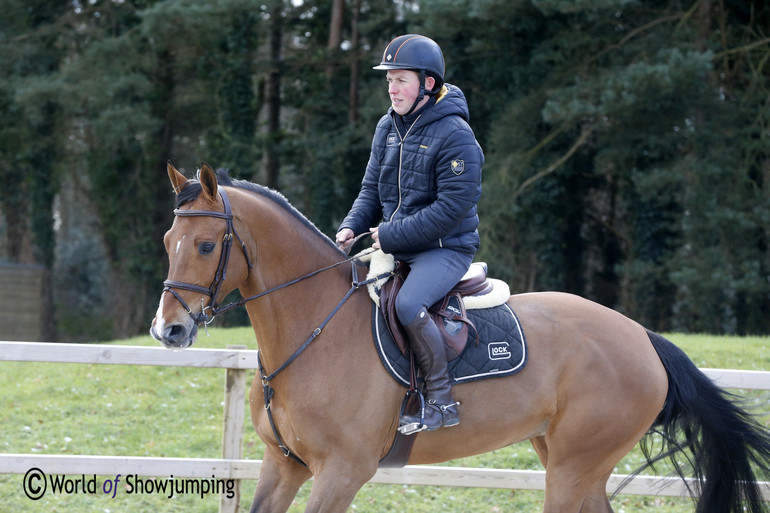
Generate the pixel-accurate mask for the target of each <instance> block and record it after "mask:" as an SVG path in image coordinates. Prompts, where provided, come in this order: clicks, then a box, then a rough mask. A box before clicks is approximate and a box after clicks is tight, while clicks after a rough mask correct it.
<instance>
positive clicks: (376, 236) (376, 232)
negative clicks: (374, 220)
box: [369, 226, 380, 249]
mask: <svg viewBox="0 0 770 513" xmlns="http://www.w3.org/2000/svg"><path fill="white" fill-rule="evenodd" d="M379 229H380V227H379V226H375V227H374V228H369V230H371V232H372V233H371V237H372V240H373V241H374V244H372V247H373V248H374V249H380V232H379Z"/></svg>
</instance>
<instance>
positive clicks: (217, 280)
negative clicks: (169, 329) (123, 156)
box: [163, 187, 384, 325]
mask: <svg viewBox="0 0 770 513" xmlns="http://www.w3.org/2000/svg"><path fill="white" fill-rule="evenodd" d="M218 190H219V195H220V197H221V198H222V203H223V205H224V212H216V211H214V210H181V209H178V208H177V209H175V210H174V215H175V216H177V217H215V218H218V219H224V220H225V222H226V223H227V226H226V228H225V235H224V237H223V238H222V253H221V254H220V256H219V264H218V265H217V270H216V272H215V273H214V279H213V280H212V282H211V285H209V286H208V288H206V287H204V286H202V285H196V284H194V283H188V282H183V281H174V280H166V281H164V282H163V290H164V292H165V291H168V292H170V293H171V294H172V295H173V296H174V297H175V298H176V299H177V300H178V301H179V302H180V303H181V304H182V306H183V307H184V309H185V310H186V311H187V313H188V314H189V315H190V317H192V319H193V321H195V323H196V324H200V323H204V324H207V325H208V324H211V322H212V321H213V320H214V317H216V316H217V315H219V314H221V313H224V312H227V311H229V310H232V309H233V308H237V307H240V306H243V305H245V304H246V303H248V302H249V301H254V300H255V299H259V298H261V297H262V296H266V295H267V294H270V293H271V292H275V291H277V290H280V289H282V288H285V287H288V286H290V285H294V284H295V283H298V282H300V281H302V280H306V279H308V278H312V277H313V276H315V275H317V274H320V273H322V272H324V271H328V270H330V269H334V268H335V267H339V266H340V265H343V264H346V263H348V262H353V261H355V260H358V259H359V258H361V257H363V256H366V255H367V254H369V253H372V252H373V251H374V250H371V251H368V252H364V253H362V254H359V255H356V256H354V257H350V258H347V259H345V260H342V261H341V262H337V263H334V264H332V265H329V266H326V267H324V268H322V269H317V270H315V271H312V272H310V273H308V274H305V275H304V276H300V277H299V278H295V279H293V280H290V281H287V282H286V283H282V284H281V285H278V286H275V287H273V288H271V289H268V290H265V291H263V292H260V293H259V294H255V295H253V296H249V297H242V298H240V299H239V300H238V301H233V302H231V303H228V304H226V305H222V306H219V305H218V304H217V302H216V297H217V296H218V295H219V290H220V288H221V287H222V283H224V281H225V279H226V278H227V265H228V263H229V262H230V250H231V248H232V245H233V237H235V238H236V239H238V242H240V244H241V250H242V251H243V256H244V258H246V264H247V265H248V266H249V269H250V270H251V269H254V265H253V264H252V263H251V259H250V258H249V253H248V251H246V245H245V244H244V242H243V239H241V237H240V235H238V232H237V231H235V226H234V225H233V210H232V207H231V206H230V200H229V198H228V197H227V192H225V190H224V189H223V188H222V187H219V189H218ZM368 233H369V232H366V233H362V234H361V235H359V236H358V237H356V240H358V239H359V238H360V237H362V236H364V235H368ZM354 267H355V266H354ZM383 277H384V276H383ZM174 289H181V290H188V291H190V292H197V293H199V294H204V295H206V296H208V297H209V304H208V306H204V300H203V299H201V311H200V312H198V313H193V311H192V309H191V308H190V307H189V306H188V305H187V303H186V302H185V300H184V299H182V297H181V296H180V295H179V294H178V293H177V292H176V291H175V290H174ZM207 310H209V311H210V312H211V313H210V314H207V313H206V311H207Z"/></svg>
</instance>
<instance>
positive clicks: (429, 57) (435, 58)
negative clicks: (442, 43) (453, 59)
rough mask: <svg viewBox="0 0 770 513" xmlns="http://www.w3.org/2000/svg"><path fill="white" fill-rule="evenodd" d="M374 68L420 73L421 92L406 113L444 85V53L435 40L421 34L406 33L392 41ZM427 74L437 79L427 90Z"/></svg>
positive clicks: (436, 92) (410, 111)
mask: <svg viewBox="0 0 770 513" xmlns="http://www.w3.org/2000/svg"><path fill="white" fill-rule="evenodd" d="M374 69H384V70H389V69H408V70H411V71H416V72H417V73H419V74H420V93H419V95H418V96H417V99H416V100H415V102H414V104H413V105H412V108H411V109H409V112H407V114H406V115H409V114H411V113H412V111H413V110H414V108H415V107H416V106H417V104H418V103H420V101H422V99H423V98H424V97H425V95H426V94H427V95H429V96H433V95H436V94H438V92H439V91H441V87H442V86H443V85H444V54H443V53H441V48H440V47H439V46H438V44H436V42H435V41H434V40H432V39H430V38H429V37H425V36H421V35H419V34H405V35H403V36H398V37H397V38H395V39H394V40H393V41H391V42H390V43H389V44H388V46H386V47H385V51H384V52H383V53H382V62H380V65H379V66H375V67H374ZM426 74H427V75H429V76H431V77H433V79H434V80H435V81H436V85H435V86H434V87H433V89H431V90H430V91H426V90H425V75H426Z"/></svg>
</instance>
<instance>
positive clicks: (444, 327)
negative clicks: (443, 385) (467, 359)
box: [380, 261, 493, 361]
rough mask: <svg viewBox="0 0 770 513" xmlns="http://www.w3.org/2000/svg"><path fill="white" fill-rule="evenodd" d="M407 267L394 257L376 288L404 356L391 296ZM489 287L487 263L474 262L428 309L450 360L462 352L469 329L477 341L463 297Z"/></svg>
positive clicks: (480, 293) (404, 337) (400, 328)
mask: <svg viewBox="0 0 770 513" xmlns="http://www.w3.org/2000/svg"><path fill="white" fill-rule="evenodd" d="M409 270H410V269H409V264H407V263H406V262H402V261H396V267H395V269H394V270H393V275H392V277H391V278H390V279H389V280H388V281H387V282H386V283H385V284H384V285H383V286H382V288H381V289H380V307H381V308H382V315H383V317H384V318H385V322H386V323H387V325H388V328H389V329H390V333H391V334H392V335H393V340H394V341H395V343H396V345H397V346H398V348H399V349H400V350H401V352H402V353H403V354H404V355H407V356H408V355H409V350H408V348H409V338H408V337H407V335H406V331H405V330H404V327H403V326H402V325H401V323H400V322H399V320H398V316H397V315H396V301H395V300H396V296H397V295H398V291H399V290H400V289H401V286H402V285H403V284H404V280H405V279H406V277H407V275H408V274H409ZM492 288H493V285H492V283H490V282H489V280H487V264H486V263H484V262H474V263H472V264H471V266H470V268H469V269H468V272H467V273H465V276H463V278H462V279H461V280H460V281H459V282H458V283H457V285H455V286H454V287H453V288H452V290H450V291H449V293H447V295H446V296H444V298H443V299H442V300H441V301H439V302H437V303H436V304H435V305H433V306H431V307H430V308H429V309H428V310H429V311H430V314H431V316H432V317H433V320H434V322H435V323H436V325H437V326H438V329H439V331H440V332H441V334H442V335H443V337H444V348H445V349H446V355H447V361H452V360H453V359H455V358H457V357H458V356H459V355H460V353H462V352H463V349H465V346H466V344H467V343H468V333H469V330H473V331H472V333H474V334H475V335H476V344H478V338H479V337H478V331H477V330H476V327H475V326H474V325H473V322H472V321H471V320H470V319H469V318H468V316H467V314H466V311H465V302H464V301H463V297H466V296H483V295H485V294H488V293H489V292H490V291H491V290H492Z"/></svg>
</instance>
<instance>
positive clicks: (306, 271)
mask: <svg viewBox="0 0 770 513" xmlns="http://www.w3.org/2000/svg"><path fill="white" fill-rule="evenodd" d="M167 172H168V176H169V179H170V182H171V186H172V188H173V190H174V191H175V193H176V209H175V211H174V212H175V219H174V221H173V224H172V226H171V228H170V229H169V231H168V232H167V233H166V234H165V237H164V244H165V247H166V251H167V252H168V257H169V271H168V279H167V280H166V281H165V282H164V285H165V286H164V290H163V292H162V294H161V297H160V301H159V305H158V309H157V313H156V315H155V318H154V319H153V321H152V324H151V334H152V336H153V337H155V338H156V339H157V340H159V341H160V342H161V343H162V344H163V345H164V346H166V347H169V348H174V349H180V348H186V347H189V346H190V345H192V344H193V343H194V342H195V340H196V337H197V333H198V326H199V325H200V324H203V323H208V322H210V321H211V319H212V318H213V316H214V315H216V314H217V313H220V312H222V311H224V310H227V309H229V308H231V307H240V306H245V308H246V310H247V312H248V316H249V319H250V321H251V324H252V327H253V329H254V333H255V335H256V340H257V342H258V346H259V351H258V355H259V364H260V371H259V372H258V373H257V374H256V376H255V378H254V382H253V384H252V387H251V391H250V402H251V418H252V422H253V425H254V428H255V429H256V431H257V433H258V435H259V436H260V438H261V439H262V440H263V441H264V443H265V452H264V457H263V460H262V466H261V470H260V474H259V479H258V483H257V487H256V491H255V494H254V499H253V503H252V506H251V512H252V513H256V512H259V513H274V512H285V511H286V510H287V509H288V508H289V506H290V504H291V503H292V501H293V499H294V498H295V496H296V494H297V492H298V490H299V488H300V486H301V485H302V484H303V483H305V482H306V481H308V480H309V479H310V478H313V483H312V488H311V490H310V495H309V498H308V501H307V506H306V509H305V511H306V512H313V513H328V512H341V511H345V510H347V508H348V507H349V506H350V504H351V503H352V501H353V499H354V497H355V495H356V493H357V492H358V490H359V489H360V488H361V487H362V486H363V485H364V484H365V483H366V482H367V481H368V480H369V479H370V478H371V477H372V476H373V475H374V474H375V472H376V471H377V468H378V463H379V462H380V460H381V459H382V458H383V457H384V456H385V455H386V454H387V453H388V451H389V449H390V447H391V445H392V443H393V440H394V435H395V434H396V431H397V429H398V427H399V410H400V405H401V403H402V399H403V397H404V387H403V385H400V384H398V383H396V382H395V381H394V379H392V378H391V377H390V375H389V374H388V372H386V370H385V369H384V368H383V365H382V363H381V362H380V360H379V358H378V356H377V354H376V353H375V349H374V346H373V335H372V329H371V322H372V321H371V311H372V310H371V308H372V306H371V303H372V300H371V298H370V297H369V295H368V294H367V292H366V291H365V290H363V288H357V287H356V286H355V283H354V286H353V287H351V283H352V282H355V281H356V277H355V270H356V269H355V268H356V267H359V266H360V264H357V263H356V262H355V261H353V262H352V263H351V262H350V259H349V258H348V257H347V254H346V253H345V252H344V251H342V250H341V249H339V248H338V247H337V246H336V245H335V243H334V242H333V241H332V240H331V239H330V238H329V237H328V236H326V235H324V234H323V233H322V232H321V231H320V230H319V229H318V228H317V227H316V226H315V225H314V224H313V223H312V222H310V221H309V220H308V219H307V218H306V217H305V216H304V215H302V214H301V213H300V212H299V211H298V210H297V209H296V208H295V207H293V206H292V205H291V204H290V203H289V202H288V201H287V200H286V199H285V197H283V196H282V195H281V194H280V193H277V192H276V191H274V190H271V189H268V188H265V187H262V186H259V185H256V184H253V183H250V182H246V181H242V180H231V179H230V178H228V177H227V176H226V174H225V175H220V176H217V174H216V173H215V171H214V170H213V168H212V167H211V166H209V165H208V164H205V163H203V164H202V165H201V167H200V169H199V171H198V174H197V177H196V178H191V179H187V178H186V177H185V176H184V175H183V174H182V173H180V172H179V171H177V170H176V168H174V166H173V164H171V163H170V162H169V163H168V166H167ZM231 249H232V251H231ZM235 289H239V291H240V293H241V299H240V300H238V301H237V302H235V303H231V304H229V305H221V304H220V301H221V300H222V299H223V298H224V297H225V295H226V294H228V293H229V292H231V291H233V290H235ZM507 304H508V305H509V306H510V307H511V308H512V309H513V310H514V311H515V312H516V314H517V315H518V318H519V319H520V321H521V325H522V327H523V330H524V332H525V335H526V339H527V343H528V362H527V364H526V366H525V367H524V369H523V370H521V371H520V372H518V373H517V374H515V375H512V376H506V377H498V378H493V379H487V380H482V381H474V382H470V383H464V384H460V385H456V386H454V387H453V393H454V397H455V399H456V400H457V401H459V403H460V405H461V406H460V418H461V422H460V424H459V425H458V426H455V427H451V428H443V429H439V430H436V431H432V432H422V433H419V434H417V435H414V436H415V437H416V438H415V439H414V444H413V447H412V451H411V454H410V455H409V458H408V464H431V463H439V462H444V461H447V460H451V459H456V458H463V457H466V456H470V455H474V454H479V453H483V452H487V451H492V450H495V449H499V448H502V447H505V446H508V445H511V444H515V443H519V442H523V441H527V440H529V441H530V442H531V444H532V445H533V446H534V449H535V451H536V453H537V456H538V457H539V459H540V461H541V462H542V464H543V466H544V467H545V469H546V470H545V493H544V502H543V509H542V511H543V512H544V513H573V512H574V513H577V512H581V513H607V512H611V511H612V507H611V505H610V500H609V498H608V496H607V492H606V485H607V480H608V478H609V476H610V474H611V473H612V472H613V468H614V467H615V465H616V464H617V462H618V461H620V459H621V458H622V457H623V456H624V455H625V454H627V453H628V452H629V451H630V450H631V449H632V448H633V447H634V446H635V445H636V444H637V443H638V442H639V441H640V440H642V439H643V438H644V439H645V440H647V437H646V435H649V434H651V433H660V434H662V435H663V437H662V440H663V444H664V448H663V449H661V450H660V453H658V454H648V453H647V452H645V455H646V456H647V462H648V466H649V465H651V464H652V463H654V462H657V461H658V460H659V459H662V458H664V457H667V456H672V457H673V458H676V457H677V456H679V459H680V460H681V459H682V455H683V454H684V455H687V457H686V461H689V466H690V467H692V468H689V469H680V470H679V472H685V471H687V472H691V473H692V474H693V475H694V476H695V477H696V478H697V480H696V481H695V482H696V483H697V489H696V490H693V495H694V496H695V497H694V499H693V500H694V501H697V512H699V513H702V512H706V511H709V512H712V513H713V512H718V513H733V512H735V513H737V512H738V511H749V512H751V513H759V512H762V511H765V506H766V504H765V503H764V502H763V497H762V483H760V482H758V478H760V477H763V476H766V475H767V474H768V468H769V467H770V465H769V464H768V462H769V461H770V436H768V432H767V429H766V428H765V427H764V425H763V424H762V423H761V422H759V421H758V420H757V419H756V418H755V417H754V416H752V415H751V414H749V413H747V411H746V410H744V409H742V408H741V407H740V406H739V405H738V404H736V402H735V399H736V398H735V396H733V395H732V394H728V393H727V392H725V391H723V390H721V389H720V388H718V387H717V386H716V385H715V384H713V382H711V380H710V379H709V378H708V377H706V376H705V375H704V374H703V373H702V372H701V371H699V370H698V369H697V368H696V366H695V365H694V364H693V362H692V361H691V360H690V359H689V358H688V357H687V356H686V355H685V354H684V353H683V352H682V351H681V350H680V349H679V348H677V347H676V346H675V345H674V344H673V343H671V342H670V341H668V340H666V339H665V338H663V337H662V336H660V335H658V334H655V333H653V332H650V331H648V330H646V329H645V328H644V327H642V326H641V325H640V324H638V323H637V322H635V321H633V320H631V319H629V318H628V317H626V316H624V315H622V314H620V313H618V312H617V311H614V310H612V309H609V308H606V307H604V306H601V305H599V304H597V303H595V302H592V301H590V300H587V299H584V298H581V297H579V296H577V295H571V294H567V293H559V292H536V293H525V294H516V295H512V296H510V299H508V301H507ZM656 444H657V442H656ZM680 475H683V474H680ZM698 496H699V498H698Z"/></svg>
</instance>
